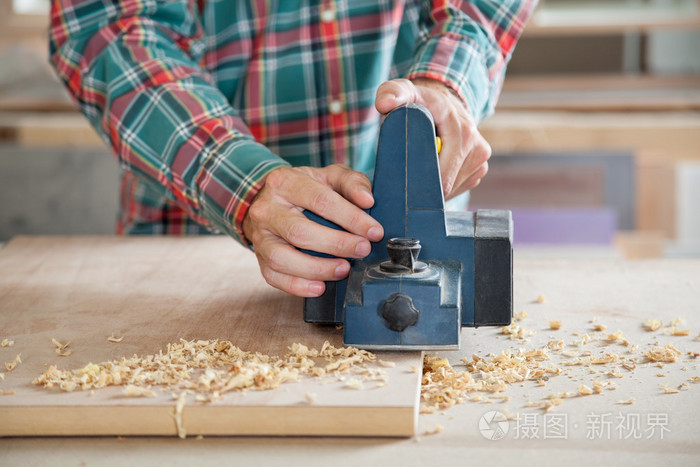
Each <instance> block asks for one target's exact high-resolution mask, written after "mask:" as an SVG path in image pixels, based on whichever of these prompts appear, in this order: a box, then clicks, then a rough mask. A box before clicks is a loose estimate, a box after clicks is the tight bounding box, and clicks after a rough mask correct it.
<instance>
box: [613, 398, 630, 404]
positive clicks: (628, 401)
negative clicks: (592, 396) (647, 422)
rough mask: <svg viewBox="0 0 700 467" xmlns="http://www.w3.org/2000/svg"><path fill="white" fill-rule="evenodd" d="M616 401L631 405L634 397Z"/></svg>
mask: <svg viewBox="0 0 700 467" xmlns="http://www.w3.org/2000/svg"><path fill="white" fill-rule="evenodd" d="M616 403H617V404H620V405H632V404H634V397H630V398H629V399H627V400H624V401H617V402H616Z"/></svg>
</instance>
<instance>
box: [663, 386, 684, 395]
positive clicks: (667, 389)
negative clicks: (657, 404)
mask: <svg viewBox="0 0 700 467" xmlns="http://www.w3.org/2000/svg"><path fill="white" fill-rule="evenodd" d="M663 389H664V394H678V393H679V392H680V391H679V390H678V389H676V388H671V387H669V386H668V385H667V384H664V385H663Z"/></svg>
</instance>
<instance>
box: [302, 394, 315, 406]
mask: <svg viewBox="0 0 700 467" xmlns="http://www.w3.org/2000/svg"><path fill="white" fill-rule="evenodd" d="M316 397H317V396H316V393H315V392H307V393H306V394H304V399H306V402H308V403H309V404H313V403H314V402H316Z"/></svg>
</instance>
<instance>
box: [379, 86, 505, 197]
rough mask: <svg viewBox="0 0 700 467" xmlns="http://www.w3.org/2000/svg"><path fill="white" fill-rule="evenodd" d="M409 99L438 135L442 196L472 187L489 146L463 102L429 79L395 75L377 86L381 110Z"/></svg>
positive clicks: (484, 167) (481, 171)
mask: <svg viewBox="0 0 700 467" xmlns="http://www.w3.org/2000/svg"><path fill="white" fill-rule="evenodd" d="M411 102H415V103H416V104H421V105H423V106H425V107H426V108H427V109H428V110H429V111H430V113H431V114H432V115H433V120H434V121H435V126H436V130H437V135H438V136H440V138H441V139H442V150H441V151H440V158H439V160H440V176H441V179H442V190H443V193H444V194H445V199H451V198H454V197H455V196H457V195H459V194H462V193H464V192H465V191H467V190H470V189H472V188H474V187H476V186H477V185H478V184H479V182H480V181H481V179H482V178H483V177H484V176H485V175H486V172H487V171H488V162H487V161H488V159H489V157H491V147H490V146H489V144H488V143H487V142H486V140H485V139H484V138H483V136H481V133H479V130H477V128H476V123H475V121H474V117H473V115H472V113H471V111H470V110H469V109H468V108H467V105H466V104H465V103H464V102H462V99H460V98H459V97H458V96H457V95H456V94H455V93H454V92H453V91H452V90H451V89H450V88H448V87H447V86H446V85H445V84H443V83H441V82H439V81H436V80H432V79H424V78H420V79H414V80H412V81H409V80H407V79H395V80H391V81H386V82H384V83H382V85H381V86H379V89H377V96H376V99H375V106H376V108H377V110H378V111H379V112H380V113H382V114H387V113H389V112H390V111H392V110H394V109H395V108H396V107H399V106H401V105H404V104H408V103H411Z"/></svg>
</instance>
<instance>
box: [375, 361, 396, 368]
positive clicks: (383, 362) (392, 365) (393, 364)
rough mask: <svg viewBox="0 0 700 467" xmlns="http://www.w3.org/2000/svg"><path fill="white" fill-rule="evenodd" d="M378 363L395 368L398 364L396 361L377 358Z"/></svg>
mask: <svg viewBox="0 0 700 467" xmlns="http://www.w3.org/2000/svg"><path fill="white" fill-rule="evenodd" d="M377 365H379V366H383V367H387V368H394V367H395V366H396V363H394V362H386V361H384V360H377Z"/></svg>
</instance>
